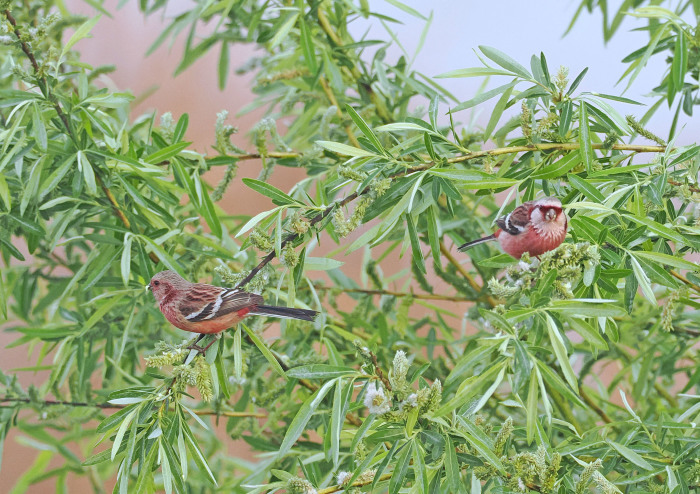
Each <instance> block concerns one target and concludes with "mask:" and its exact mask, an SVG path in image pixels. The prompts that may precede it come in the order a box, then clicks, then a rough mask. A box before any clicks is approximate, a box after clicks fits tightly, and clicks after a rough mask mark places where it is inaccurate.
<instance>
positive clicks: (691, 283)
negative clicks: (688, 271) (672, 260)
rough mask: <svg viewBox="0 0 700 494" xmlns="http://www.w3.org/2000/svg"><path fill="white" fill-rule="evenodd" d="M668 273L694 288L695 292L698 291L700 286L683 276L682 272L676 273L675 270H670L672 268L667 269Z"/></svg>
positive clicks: (699, 291)
mask: <svg viewBox="0 0 700 494" xmlns="http://www.w3.org/2000/svg"><path fill="white" fill-rule="evenodd" d="M668 273H669V274H670V275H671V276H673V277H674V278H676V279H678V280H681V281H682V282H683V283H685V284H686V285H687V286H688V287H690V288H692V289H693V290H695V291H696V292H698V293H700V286H698V285H696V284H695V283H693V282H692V281H690V280H689V279H688V278H686V277H685V276H683V275H682V274H680V273H677V272H675V271H674V270H672V269H670V270H669V271H668Z"/></svg>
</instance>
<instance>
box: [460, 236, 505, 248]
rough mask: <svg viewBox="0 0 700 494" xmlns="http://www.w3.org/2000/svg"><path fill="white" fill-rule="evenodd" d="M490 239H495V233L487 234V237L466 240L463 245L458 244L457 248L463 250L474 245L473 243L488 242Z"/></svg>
mask: <svg viewBox="0 0 700 494" xmlns="http://www.w3.org/2000/svg"><path fill="white" fill-rule="evenodd" d="M491 240H496V235H495V234H494V235H489V236H488V237H483V238H479V239H476V240H472V241H471V242H467V243H466V244H464V245H460V246H459V248H458V249H457V250H458V251H460V252H464V251H465V250H467V249H469V248H471V247H474V246H475V245H479V244H483V243H484V242H490V241H491Z"/></svg>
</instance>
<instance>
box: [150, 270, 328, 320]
mask: <svg viewBox="0 0 700 494" xmlns="http://www.w3.org/2000/svg"><path fill="white" fill-rule="evenodd" d="M147 288H149V289H150V290H151V291H152V292H153V295H154V296H155V297H156V301H157V302H158V304H159V306H160V311H161V312H162V313H163V315H164V316H165V318H166V319H167V320H168V321H170V323H171V324H172V325H173V326H175V327H177V328H180V329H184V330H185V331H190V332H192V333H200V334H214V333H220V332H221V331H224V330H226V329H228V328H230V327H232V326H234V325H236V324H238V322H240V321H241V319H243V318H244V317H246V316H249V315H260V316H270V317H279V318H285V319H301V320H302V321H313V320H314V319H315V318H316V316H317V315H318V312H316V311H315V310H306V309H293V308H289V307H277V306H274V305H263V298H262V297H261V296H260V295H256V294H254V293H248V292H244V291H243V290H238V289H235V288H223V287H220V286H214V285H206V284H204V283H190V282H189V281H187V280H185V279H184V278H182V277H181V276H180V275H179V274H177V273H175V272H174V271H161V272H160V273H157V274H156V275H154V276H153V278H151V282H150V283H149V284H148V287H147Z"/></svg>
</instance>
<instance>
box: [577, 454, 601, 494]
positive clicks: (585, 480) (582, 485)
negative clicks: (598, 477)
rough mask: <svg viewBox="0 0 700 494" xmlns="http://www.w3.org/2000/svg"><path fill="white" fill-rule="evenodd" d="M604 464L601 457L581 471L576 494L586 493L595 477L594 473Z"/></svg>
mask: <svg viewBox="0 0 700 494" xmlns="http://www.w3.org/2000/svg"><path fill="white" fill-rule="evenodd" d="M602 466H603V462H602V461H601V460H600V459H597V460H595V461H592V462H590V463H589V464H588V465H586V467H585V468H584V469H583V472H581V476H580V477H579V479H578V482H577V483H576V494H584V493H585V492H586V490H587V488H588V484H589V483H590V482H591V479H592V478H593V473H594V472H596V471H597V470H599V469H600V468H601V467H602Z"/></svg>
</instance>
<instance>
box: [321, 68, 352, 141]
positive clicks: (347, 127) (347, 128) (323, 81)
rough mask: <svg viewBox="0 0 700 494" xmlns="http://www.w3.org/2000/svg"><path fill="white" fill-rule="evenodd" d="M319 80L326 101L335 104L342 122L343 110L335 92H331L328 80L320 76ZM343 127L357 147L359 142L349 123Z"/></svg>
mask: <svg viewBox="0 0 700 494" xmlns="http://www.w3.org/2000/svg"><path fill="white" fill-rule="evenodd" d="M319 80H320V82H321V89H323V92H324V93H326V97H327V98H328V101H330V103H331V105H333V106H335V113H336V115H338V118H339V119H340V121H341V122H342V121H343V110H342V109H341V108H340V104H339V103H338V100H337V99H336V97H335V94H333V90H332V89H331V87H330V86H329V85H328V81H326V78H325V77H323V76H321V78H320V79H319ZM343 128H344V129H345V133H346V134H347V135H348V140H349V141H350V142H351V143H352V145H353V146H355V147H358V148H359V147H360V142H359V141H358V140H357V137H355V134H354V133H353V131H352V127H350V125H349V124H346V125H345V127H343Z"/></svg>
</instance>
